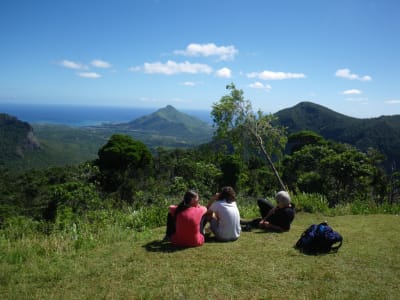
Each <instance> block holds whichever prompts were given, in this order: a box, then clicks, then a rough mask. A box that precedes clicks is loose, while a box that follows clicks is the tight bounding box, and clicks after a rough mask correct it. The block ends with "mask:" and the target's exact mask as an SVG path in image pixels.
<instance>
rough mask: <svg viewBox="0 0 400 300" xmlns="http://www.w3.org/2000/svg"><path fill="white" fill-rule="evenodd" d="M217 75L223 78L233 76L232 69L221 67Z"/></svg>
mask: <svg viewBox="0 0 400 300" xmlns="http://www.w3.org/2000/svg"><path fill="white" fill-rule="evenodd" d="M216 75H217V77H222V78H231V77H232V71H231V70H230V69H228V68H222V69H219V70H218V71H217V72H216Z"/></svg>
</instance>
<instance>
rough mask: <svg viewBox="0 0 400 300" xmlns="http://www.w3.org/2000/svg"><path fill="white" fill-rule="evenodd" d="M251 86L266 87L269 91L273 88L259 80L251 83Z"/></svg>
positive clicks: (256, 87)
mask: <svg viewBox="0 0 400 300" xmlns="http://www.w3.org/2000/svg"><path fill="white" fill-rule="evenodd" d="M249 87H250V88H252V89H265V90H267V91H270V90H271V89H272V87H271V86H270V85H269V84H263V83H262V82H259V81H256V82H253V83H251V84H249Z"/></svg>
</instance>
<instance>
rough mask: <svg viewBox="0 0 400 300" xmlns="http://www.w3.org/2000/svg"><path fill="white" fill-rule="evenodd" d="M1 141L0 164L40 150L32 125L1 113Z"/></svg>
mask: <svg viewBox="0 0 400 300" xmlns="http://www.w3.org/2000/svg"><path fill="white" fill-rule="evenodd" d="M0 141H1V143H0V164H4V163H5V162H7V161H8V160H10V159H15V158H21V157H24V155H25V153H27V152H29V151H33V150H37V149H40V144H39V142H38V141H37V139H36V137H35V135H34V133H33V128H32V127H31V125H29V124H28V123H27V122H23V121H20V120H18V119H17V118H16V117H14V116H10V115H8V114H4V113H0Z"/></svg>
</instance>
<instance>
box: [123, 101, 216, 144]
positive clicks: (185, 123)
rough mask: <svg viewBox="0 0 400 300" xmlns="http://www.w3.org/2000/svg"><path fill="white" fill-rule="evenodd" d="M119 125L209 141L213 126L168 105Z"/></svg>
mask: <svg viewBox="0 0 400 300" xmlns="http://www.w3.org/2000/svg"><path fill="white" fill-rule="evenodd" d="M116 126H117V127H120V128H124V129H131V130H139V131H143V132H154V133H157V134H159V135H163V136H175V137H180V138H185V139H189V140H190V139H193V140H199V139H200V140H201V141H204V142H205V141H208V140H210V139H211V136H212V132H213V131H212V126H211V125H209V124H208V123H206V122H203V121H201V120H200V119H198V118H197V117H194V116H190V115H188V114H185V113H182V112H180V111H178V110H176V109H175V108H174V107H173V106H171V105H167V106H166V107H164V108H161V109H159V110H157V111H155V112H154V113H152V114H149V115H146V116H143V117H140V118H138V119H135V120H133V121H130V122H128V123H123V124H117V125H116Z"/></svg>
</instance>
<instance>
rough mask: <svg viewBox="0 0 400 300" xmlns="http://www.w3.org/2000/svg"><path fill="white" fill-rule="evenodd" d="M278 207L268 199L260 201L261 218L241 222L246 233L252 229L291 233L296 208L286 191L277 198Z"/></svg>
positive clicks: (258, 203) (278, 194) (277, 195)
mask: <svg viewBox="0 0 400 300" xmlns="http://www.w3.org/2000/svg"><path fill="white" fill-rule="evenodd" d="M275 199H276V203H277V205H276V206H274V205H273V204H272V203H271V202H270V201H268V200H266V199H258V200H257V205H258V207H259V209H260V213H261V218H256V219H253V220H251V221H243V220H242V221H241V225H244V226H245V227H244V229H243V230H244V231H246V230H247V231H248V230H249V229H250V228H261V229H266V230H272V231H278V232H283V231H289V230H290V224H291V223H292V221H293V219H294V217H295V207H294V204H293V203H292V202H291V200H290V195H289V193H288V192H286V191H280V192H278V193H277V194H276V196H275Z"/></svg>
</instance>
